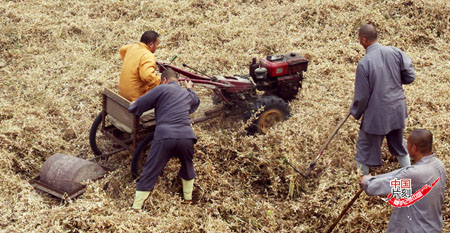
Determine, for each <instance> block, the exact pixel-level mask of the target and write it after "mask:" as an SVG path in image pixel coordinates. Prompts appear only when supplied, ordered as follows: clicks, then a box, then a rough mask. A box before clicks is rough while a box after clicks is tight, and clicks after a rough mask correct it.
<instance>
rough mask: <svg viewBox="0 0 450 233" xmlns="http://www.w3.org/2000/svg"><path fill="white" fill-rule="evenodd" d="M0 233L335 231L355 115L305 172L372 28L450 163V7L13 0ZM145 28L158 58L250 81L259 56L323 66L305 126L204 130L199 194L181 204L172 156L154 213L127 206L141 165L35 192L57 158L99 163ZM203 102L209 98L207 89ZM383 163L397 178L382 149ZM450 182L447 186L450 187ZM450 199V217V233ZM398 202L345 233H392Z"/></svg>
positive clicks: (359, 217)
mask: <svg viewBox="0 0 450 233" xmlns="http://www.w3.org/2000/svg"><path fill="white" fill-rule="evenodd" d="M0 19H1V23H0V29H1V30H0V31H1V33H0V48H1V50H0V77H1V78H0V109H1V110H0V190H1V195H0V231H2V232H321V231H324V230H325V229H326V228H327V227H328V226H329V225H330V224H331V223H332V222H333V221H334V219H336V217H337V216H338V215H339V214H340V212H341V211H342V209H343V208H344V206H345V205H346V203H348V202H349V200H350V199H351V198H352V197H353V196H354V194H355V193H356V192H357V191H358V189H359V187H358V179H359V174H357V172H356V170H355V164H354V163H355V162H354V154H355V151H356V147H355V142H356V140H357V134H358V129H359V122H358V121H356V120H354V119H353V118H350V119H349V120H348V121H347V122H346V123H345V124H344V126H343V127H342V129H341V130H340V131H339V133H338V134H337V136H336V137H335V138H334V140H333V141H332V143H331V144H330V146H329V148H328V149H327V150H326V151H325V154H324V155H323V157H322V158H321V159H320V160H319V162H318V164H317V166H316V169H315V170H314V171H313V173H312V176H311V178H308V179H304V178H302V177H301V176H300V175H298V174H297V173H296V172H295V171H294V170H293V169H292V168H290V167H289V166H288V165H287V164H286V163H285V159H286V158H287V159H289V160H290V161H291V162H292V163H293V164H294V165H295V166H296V167H298V168H301V169H306V168H307V167H308V165H309V163H310V162H311V160H312V159H313V158H314V157H315V155H316V154H317V153H318V151H319V149H320V147H321V145H322V144H323V143H324V142H325V140H326V139H327V137H328V136H329V135H330V134H331V132H332V131H333V129H334V127H335V126H336V124H337V123H338V122H339V120H341V119H342V118H343V117H344V116H345V114H346V113H347V112H348V110H349V106H350V104H351V101H352V97H353V91H354V90H353V88H354V86H353V84H354V73H355V70H356V66H357V62H358V61H359V59H361V58H362V57H363V56H364V49H363V47H362V46H361V45H360V44H359V41H358V39H357V30H358V28H359V27H360V26H361V25H362V24H364V23H373V24H375V25H376V26H377V28H378V31H379V39H380V43H382V44H384V45H392V46H396V47H398V48H400V49H402V50H403V51H405V52H406V53H407V54H408V55H409V56H410V57H411V58H412V60H413V62H414V65H415V68H416V71H417V78H416V80H415V82H414V83H413V84H411V85H407V86H405V87H404V89H405V93H406V96H407V104H408V111H409V118H408V119H407V121H406V124H407V126H406V131H405V136H406V135H407V134H408V133H409V132H410V131H411V130H413V129H415V128H426V129H429V130H431V131H432V132H433V134H434V139H435V141H434V152H435V153H436V155H437V156H438V157H439V158H440V159H441V160H442V161H443V162H444V164H445V165H446V167H448V166H449V163H450V157H449V155H450V130H449V128H450V111H449V110H450V101H449V90H450V75H449V74H450V62H449V60H450V53H449V51H450V43H449V41H450V38H449V34H450V33H449V32H450V27H449V22H450V6H449V4H448V2H446V1H441V0H428V1H423V0H398V1H389V0H386V1H374V0H364V1H358V2H356V1H352V0H341V1H324V0H309V1H306V0H305V1H294V0H290V1H283V0H277V1H263V0H241V1H226V0H216V1H207V0H175V1H164V0H154V1H136V0H124V1H120V0H105V1H81V0H75V1H62V0H59V1H58V0H50V1H36V0H25V1H20V0H19V1H1V2H0ZM146 30H156V31H157V32H159V33H160V35H161V47H160V49H159V50H157V52H156V55H157V58H158V60H160V61H169V60H170V59H171V58H172V57H173V56H174V55H178V58H177V60H175V62H174V65H176V66H181V64H183V63H186V64H189V65H190V66H192V67H196V68H198V69H200V70H202V71H204V72H205V73H207V74H211V75H216V74H217V75H233V74H247V72H248V64H249V63H250V62H251V59H252V58H253V57H257V58H262V57H264V56H267V55H270V54H283V53H286V52H291V51H293V52H298V53H300V54H303V55H304V56H306V57H307V58H308V59H309V60H310V63H309V67H308V71H307V72H306V73H305V74H304V75H305V80H304V83H303V88H302V89H301V90H300V92H299V94H298V95H297V98H296V99H295V100H293V101H292V102H290V106H291V109H292V117H290V118H289V119H288V120H287V121H285V122H283V123H282V124H280V125H278V126H277V127H275V128H274V129H273V130H271V131H270V132H269V133H268V134H266V135H256V136H249V135H246V134H245V133H244V132H243V130H242V129H243V124H244V122H242V121H240V120H236V119H235V118H233V117H232V116H228V115H224V116H222V117H219V118H217V119H214V120H210V121H208V122H205V123H201V124H198V125H196V126H194V130H195V133H196V134H197V135H198V138H199V141H198V143H197V144H196V147H195V149H196V152H195V159H194V163H195V169H196V172H197V177H196V180H195V187H194V189H195V195H196V196H197V198H198V199H199V201H198V202H197V203H196V204H195V205H192V206H188V205H182V204H181V203H180V200H181V197H180V195H179V194H178V190H179V189H180V183H179V182H178V181H177V171H178V169H179V164H178V163H177V161H175V160H173V161H170V162H169V164H168V166H167V167H166V169H165V170H164V173H163V175H162V176H161V177H160V179H159V182H158V184H157V185H156V187H155V190H154V191H153V192H152V194H151V199H150V201H149V202H147V203H146V205H145V210H144V211H143V212H141V213H133V212H130V211H129V207H130V206H131V204H132V201H133V198H134V191H135V187H136V184H135V182H134V181H133V180H132V179H131V175H130V161H131V157H130V156H131V155H130V154H129V153H128V152H122V153H119V154H116V155H114V156H113V157H112V158H111V159H110V164H109V166H111V167H113V168H114V169H115V170H114V171H113V172H111V173H110V174H109V175H108V176H107V177H106V178H105V179H102V180H100V181H97V182H90V183H89V184H88V190H87V191H86V193H85V194H83V195H82V196H81V197H79V198H77V199H76V200H74V201H70V202H64V201H60V200H58V199H55V198H53V197H51V196H49V195H47V194H44V193H40V192H37V191H36V190H34V189H33V187H31V186H30V185H29V183H28V181H29V180H30V179H31V178H33V177H35V176H37V175H39V171H40V169H41V166H42V164H43V163H44V161H45V160H46V158H48V157H49V156H51V155H52V154H54V153H65V154H70V155H74V156H80V157H82V158H92V157H93V156H94V155H93V154H92V152H91V149H90V147H89V142H88V133H89V129H90V126H91V124H92V121H93V120H94V118H95V116H96V115H97V114H98V113H99V112H100V109H101V93H102V91H103V89H104V88H110V89H113V90H117V84H118V81H119V75H120V67H121V64H122V62H121V60H120V56H119V52H118V50H119V48H120V47H121V46H122V45H125V44H128V43H131V42H134V41H137V40H138V39H139V38H140V36H141V34H142V33H143V32H144V31H146ZM195 91H196V92H197V93H199V95H200V97H201V99H202V104H201V106H200V109H199V110H198V113H197V114H199V113H201V112H202V111H205V110H207V109H208V108H210V107H211V106H212V102H211V91H210V90H208V89H205V88H201V87H195ZM383 160H384V166H383V167H381V168H379V169H377V170H376V171H375V173H376V174H380V173H384V172H387V171H391V170H393V169H396V168H398V167H399V165H398V163H397V162H395V161H392V159H391V156H390V154H389V152H388V150H387V146H386V145H384V146H383ZM448 183H449V181H447V187H449V185H448ZM449 206H450V205H449V192H446V194H445V200H444V205H443V208H442V211H443V217H444V232H446V231H450V223H449V219H450V208H449ZM391 213H392V207H390V205H389V204H387V203H385V202H384V201H382V200H381V198H380V197H369V196H367V195H366V194H364V193H363V194H362V195H361V196H360V197H359V199H358V200H357V201H356V202H355V204H354V205H353V206H352V207H351V208H350V209H349V211H348V214H347V215H346V216H345V217H344V218H343V219H342V220H341V221H340V223H339V224H338V225H337V227H336V229H335V232H383V231H384V230H385V229H386V226H387V223H388V220H389V216H390V214H391Z"/></svg>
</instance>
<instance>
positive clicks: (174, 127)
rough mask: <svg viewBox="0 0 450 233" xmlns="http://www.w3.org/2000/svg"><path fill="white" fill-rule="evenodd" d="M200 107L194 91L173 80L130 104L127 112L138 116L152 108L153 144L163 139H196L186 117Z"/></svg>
mask: <svg viewBox="0 0 450 233" xmlns="http://www.w3.org/2000/svg"><path fill="white" fill-rule="evenodd" d="M199 105H200V99H199V98H198V96H197V94H195V92H194V91H193V90H191V89H188V90H186V89H184V88H183V87H181V86H180V85H179V84H178V82H176V81H172V82H170V83H168V84H162V85H159V86H157V87H155V88H153V89H151V90H150V91H148V92H147V93H146V94H145V95H143V96H141V97H139V98H138V99H137V100H136V101H135V102H133V103H132V104H131V105H130V107H129V108H128V111H129V112H132V113H134V114H136V115H138V116H140V115H141V114H142V113H143V112H145V111H148V110H150V109H152V108H155V117H156V129H155V135H154V138H153V140H154V141H157V140H162V139H166V138H192V139H196V137H195V134H194V131H193V130H192V127H191V121H190V119H189V114H191V113H193V112H195V110H197V108H198V106H199Z"/></svg>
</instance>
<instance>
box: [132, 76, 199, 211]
mask: <svg viewBox="0 0 450 233" xmlns="http://www.w3.org/2000/svg"><path fill="white" fill-rule="evenodd" d="M177 77H178V76H177V73H176V72H175V71H173V70H172V69H166V70H164V71H163V73H162V74H161V84H163V85H159V86H157V87H155V88H153V89H152V90H150V91H149V92H147V93H146V94H145V95H143V96H141V97H140V98H138V99H137V100H136V101H135V102H133V103H132V104H131V105H130V107H129V108H128V111H129V112H132V113H134V114H136V115H141V114H142V113H143V112H145V111H148V110H150V109H152V108H154V109H155V115H156V129H155V133H154V135H155V136H154V138H153V142H152V144H151V146H150V152H149V155H148V156H147V161H146V163H145V166H144V170H143V171H142V175H141V177H140V179H139V181H138V182H137V185H136V196H135V200H134V203H133V206H132V208H133V209H136V210H139V209H141V208H142V206H143V204H144V202H145V200H146V199H147V198H148V196H149V194H150V191H152V190H153V188H154V186H155V184H156V182H157V180H158V177H159V175H160V174H161V173H162V171H163V169H164V167H165V165H166V164H167V162H168V161H169V159H170V158H171V157H172V156H175V157H177V158H179V160H180V163H181V168H180V171H179V176H180V177H181V181H182V185H183V197H184V203H190V202H191V201H192V191H193V187H194V177H195V171H194V165H193V162H192V159H193V154H194V143H195V142H196V141H197V138H196V137H195V135H194V131H193V129H192V127H191V122H190V119H189V114H191V113H193V112H194V111H195V110H196V109H197V108H198V106H199V104H200V100H199V98H198V96H197V94H195V92H194V91H193V90H192V87H193V83H192V82H191V81H189V82H185V85H186V88H187V90H186V89H184V88H183V87H181V86H180V85H179V83H178V79H177Z"/></svg>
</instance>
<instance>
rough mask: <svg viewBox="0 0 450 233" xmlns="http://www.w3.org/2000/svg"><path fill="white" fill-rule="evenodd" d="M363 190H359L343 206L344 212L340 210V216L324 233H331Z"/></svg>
mask: <svg viewBox="0 0 450 233" xmlns="http://www.w3.org/2000/svg"><path fill="white" fill-rule="evenodd" d="M363 190H364V189H360V190H359V191H358V192H357V193H356V194H355V196H354V197H353V198H352V200H351V201H350V202H349V203H348V204H347V206H345V208H344V210H342V212H341V214H340V215H339V217H338V218H337V219H336V220H335V221H334V222H333V224H332V225H331V226H330V227H329V228H328V230H327V231H326V233H331V232H332V231H333V229H334V227H335V226H336V225H337V224H338V222H339V221H340V220H341V218H342V217H343V216H344V215H345V213H346V212H347V210H348V209H350V206H352V205H353V203H354V202H355V201H356V199H358V197H359V195H361V193H362V191H363Z"/></svg>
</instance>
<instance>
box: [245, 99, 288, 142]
mask: <svg viewBox="0 0 450 233" xmlns="http://www.w3.org/2000/svg"><path fill="white" fill-rule="evenodd" d="M260 108H264V109H263V110H262V112H261V113H259V114H258V115H257V116H256V120H254V121H253V123H252V125H250V126H249V127H248V128H247V131H248V133H249V134H254V133H261V134H266V133H267V132H269V130H270V128H271V127H272V126H274V125H275V124H277V123H279V122H281V121H284V120H286V119H287V118H288V117H289V114H290V108H289V105H288V104H287V103H286V102H285V101H284V100H283V99H281V98H280V97H278V96H274V95H263V96H261V97H260V98H259V99H258V100H256V101H255V103H254V104H253V106H252V108H251V110H250V111H249V115H248V116H247V119H249V118H250V117H252V116H253V114H254V113H255V112H257V111H258V110H259V109H260Z"/></svg>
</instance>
